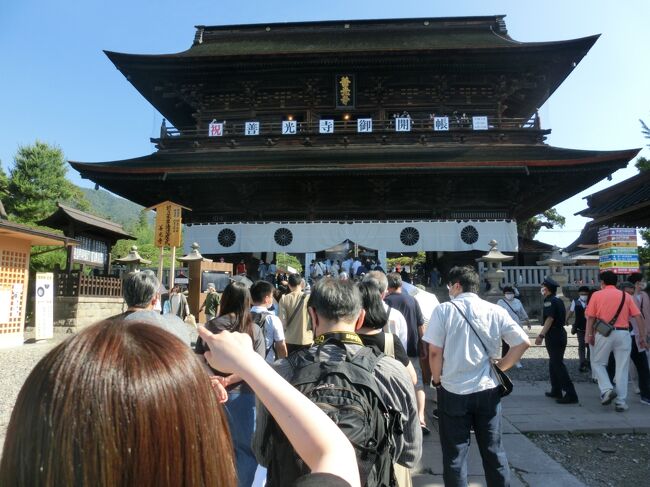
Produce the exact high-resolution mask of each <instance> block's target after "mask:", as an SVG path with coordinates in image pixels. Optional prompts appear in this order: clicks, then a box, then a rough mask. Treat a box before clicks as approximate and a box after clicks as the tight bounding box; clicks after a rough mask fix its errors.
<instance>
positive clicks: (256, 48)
mask: <svg viewBox="0 0 650 487" xmlns="http://www.w3.org/2000/svg"><path fill="white" fill-rule="evenodd" d="M504 17H505V15H495V16H485V17H442V18H411V19H377V20H337V21H324V22H293V23H262V24H246V25H223V26H197V27H196V34H195V38H194V42H193V43H192V46H191V47H190V48H189V49H187V50H186V51H182V52H178V53H174V54H163V55H151V56H147V55H132V56H137V57H140V58H143V59H144V58H147V57H149V58H186V57H203V56H211V57H228V56H251V55H254V56H255V55H279V54H300V53H305V54H309V55H310V56H313V55H314V54H316V53H327V52H331V53H337V54H340V53H353V52H381V51H385V52H387V53H390V52H399V51H420V50H448V49H463V50H465V49H494V48H507V49H511V48H515V49H516V48H521V47H525V46H562V45H567V44H570V43H575V42H586V43H588V44H589V45H590V46H591V44H593V42H594V41H595V40H596V39H597V37H598V36H590V37H586V38H584V39H575V40H572V41H553V42H519V41H516V40H514V39H512V38H511V37H510V36H509V35H508V31H507V29H506V26H505V21H504ZM107 54H108V56H109V57H110V58H111V59H112V60H114V61H115V60H117V59H119V58H121V57H124V56H129V55H126V54H120V53H115V52H110V51H108V52H107Z"/></svg>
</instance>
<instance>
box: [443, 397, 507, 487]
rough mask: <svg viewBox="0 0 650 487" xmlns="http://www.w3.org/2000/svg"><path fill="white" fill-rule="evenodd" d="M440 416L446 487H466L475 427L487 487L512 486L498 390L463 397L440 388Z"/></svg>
mask: <svg viewBox="0 0 650 487" xmlns="http://www.w3.org/2000/svg"><path fill="white" fill-rule="evenodd" d="M438 416H439V420H438V424H439V427H440V446H441V447H442V463H443V478H444V481H445V487H450V486H458V487H466V486H467V453H468V452H469V444H470V427H474V432H475V434H476V442H477V444H478V449H479V451H480V453H481V459H482V460H483V470H484V471H485V480H486V482H487V485H488V487H492V486H507V485H510V468H509V467H508V459H507V458H506V452H505V450H504V449H503V445H502V444H501V397H500V396H499V393H498V391H497V389H488V390H485V391H480V392H474V393H472V394H462V395H461V394H453V393H451V392H449V391H446V390H445V389H443V388H440V389H439V390H438Z"/></svg>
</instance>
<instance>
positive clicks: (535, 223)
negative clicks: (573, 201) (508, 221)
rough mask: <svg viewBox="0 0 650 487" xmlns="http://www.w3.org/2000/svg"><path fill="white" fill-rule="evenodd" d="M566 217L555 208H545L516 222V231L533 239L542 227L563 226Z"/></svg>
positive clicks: (521, 235)
mask: <svg viewBox="0 0 650 487" xmlns="http://www.w3.org/2000/svg"><path fill="white" fill-rule="evenodd" d="M565 223H566V218H565V217H563V216H562V215H560V214H559V213H558V212H557V210H556V209H555V208H551V209H549V210H546V211H544V212H542V213H540V214H539V215H535V216H534V217H532V218H529V219H528V220H524V221H520V222H518V223H517V232H518V233H519V236H520V237H524V238H529V239H533V238H535V235H537V234H538V233H539V231H540V230H541V229H542V228H555V226H556V225H557V226H558V227H560V228H562V227H564V224H565Z"/></svg>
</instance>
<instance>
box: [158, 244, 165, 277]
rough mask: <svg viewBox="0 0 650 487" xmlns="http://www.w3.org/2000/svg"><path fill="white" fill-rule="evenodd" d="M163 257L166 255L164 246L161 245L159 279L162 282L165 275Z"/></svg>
mask: <svg viewBox="0 0 650 487" xmlns="http://www.w3.org/2000/svg"><path fill="white" fill-rule="evenodd" d="M163 257H164V247H160V253H159V254H158V281H159V282H162V277H163Z"/></svg>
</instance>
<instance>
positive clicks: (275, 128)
mask: <svg viewBox="0 0 650 487" xmlns="http://www.w3.org/2000/svg"><path fill="white" fill-rule="evenodd" d="M362 118H365V117H359V119H362ZM406 118H408V119H409V120H410V129H409V130H402V131H400V130H397V128H396V125H397V123H396V120H397V119H394V118H388V119H372V131H371V132H360V131H359V130H358V128H357V119H350V120H336V121H333V130H332V131H331V132H321V130H320V120H316V121H312V122H296V129H295V133H293V132H292V133H283V123H282V121H274V122H270V121H265V120H264V118H263V117H260V118H259V119H256V118H255V117H251V118H250V119H248V120H237V121H229V120H217V122H218V123H223V130H222V132H221V134H222V135H220V136H212V137H211V136H210V135H209V133H208V132H209V129H208V127H207V126H206V127H205V128H201V129H196V128H181V129H177V128H174V127H166V126H163V127H162V128H161V134H160V138H159V139H155V140H161V139H173V138H176V137H183V138H192V139H197V138H214V139H220V138H222V137H239V136H247V135H246V123H247V122H259V133H256V134H255V135H254V136H258V137H269V136H282V137H291V136H294V137H296V136H298V137H299V136H315V135H318V136H328V135H341V134H343V135H346V134H347V135H350V134H360V135H363V134H371V133H373V134H382V135H385V134H401V135H407V134H409V133H417V134H423V133H427V134H436V135H440V136H443V135H445V134H446V133H449V132H465V133H467V132H476V133H482V132H486V131H494V130H499V131H512V130H515V131H520V130H522V129H523V130H537V131H539V130H541V129H540V126H539V119H538V118H537V117H533V118H530V119H526V118H497V117H487V127H486V128H482V129H474V127H473V124H472V118H471V117H462V116H459V117H448V121H449V123H448V127H447V129H445V130H434V119H433V118H411V117H406Z"/></svg>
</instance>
